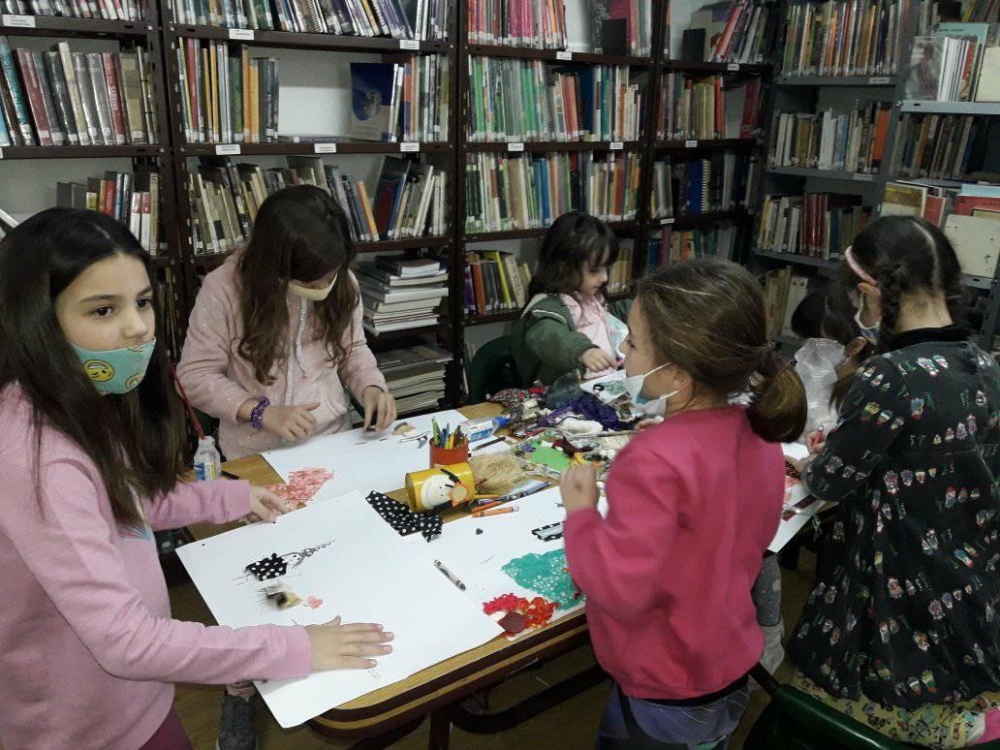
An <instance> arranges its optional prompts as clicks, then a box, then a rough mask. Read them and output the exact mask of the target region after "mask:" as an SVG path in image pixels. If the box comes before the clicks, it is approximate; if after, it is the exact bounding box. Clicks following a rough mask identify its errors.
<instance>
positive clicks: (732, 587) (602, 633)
mask: <svg viewBox="0 0 1000 750" xmlns="http://www.w3.org/2000/svg"><path fill="white" fill-rule="evenodd" d="M628 326H629V335H628V337H627V338H626V339H625V343H624V345H623V350H624V351H623V354H624V356H625V371H626V373H627V374H628V376H629V380H627V381H626V383H627V384H628V385H630V386H631V387H630V389H629V390H630V392H631V393H632V396H633V398H637V397H642V398H645V399H650V400H662V401H664V402H665V408H664V409H663V412H664V413H665V414H666V418H665V419H664V420H663V421H662V422H661V423H658V424H656V425H655V426H653V427H648V428H646V429H644V430H643V431H642V432H640V433H639V434H638V435H637V436H636V437H635V438H634V439H633V440H632V441H631V442H630V443H629V445H628V446H626V448H625V449H624V450H622V451H621V453H620V454H619V455H618V457H617V458H616V459H615V463H614V466H613V467H612V469H611V472H610V474H609V476H608V481H607V496H608V508H609V509H608V514H607V518H602V517H601V514H600V513H598V511H597V500H598V489H597V483H596V476H595V473H594V469H593V467H590V466H586V467H573V468H570V469H569V470H568V471H567V472H566V473H565V474H564V475H563V478H562V484H561V489H562V497H563V504H564V505H565V507H566V513H567V519H566V526H565V532H566V537H565V538H566V558H567V561H568V562H569V570H570V573H571V574H572V576H573V578H574V580H575V581H576V582H577V584H578V585H579V586H580V588H582V589H583V591H584V592H585V593H586V594H587V620H588V622H589V625H590V635H591V640H592V642H593V645H594V652H595V654H596V655H597V659H598V661H599V662H600V663H601V666H602V667H604V669H605V670H607V671H608V672H609V673H610V674H611V676H612V677H613V678H614V679H615V683H616V684H615V686H614V688H613V690H612V694H611V699H610V701H609V704H608V707H607V710H606V711H605V714H604V718H603V720H602V722H601V728H600V741H599V746H600V747H602V748H603V747H607V748H613V747H614V748H618V747H620V748H640V747H643V748H646V747H660V746H664V747H666V746H669V747H690V748H694V747H697V746H698V745H699V743H711V742H719V743H720V744H718V745H712V746H713V747H719V748H723V747H726V746H727V745H728V739H727V738H728V735H729V734H730V733H731V732H732V731H733V729H735V727H736V725H737V723H738V722H739V719H740V716H741V714H742V713H743V709H744V708H745V707H746V701H747V690H746V684H747V672H748V671H749V670H750V668H751V667H752V666H753V665H754V664H755V663H756V662H757V660H758V659H759V658H760V656H761V651H762V649H763V644H764V638H763V635H762V633H761V629H760V626H759V625H758V624H757V615H756V609H755V607H754V603H753V600H752V598H751V593H750V592H751V588H752V587H753V584H754V580H755V579H756V578H757V575H758V573H760V570H761V562H762V559H763V556H764V552H765V551H766V549H767V545H768V544H769V543H770V542H771V539H772V538H773V537H774V532H775V530H776V529H777V527H778V522H779V519H780V515H781V503H782V499H783V497H784V481H785V480H784V458H783V456H782V450H781V445H780V444H779V443H780V442H781V441H787V440H793V439H795V438H796V437H797V436H798V435H799V434H800V433H801V432H802V429H803V426H804V424H805V419H806V400H805V391H804V390H803V388H802V383H801V382H800V380H799V378H798V376H797V375H796V374H795V370H794V369H792V368H791V367H787V366H783V365H782V364H781V362H780V361H779V360H778V358H777V355H776V354H775V351H774V349H773V348H772V347H771V346H770V344H769V343H768V339H767V321H766V314H765V309H764V299H763V296H762V294H761V290H760V286H759V285H758V283H757V281H756V280H755V279H754V278H753V276H752V275H751V274H750V273H749V272H748V271H747V270H746V269H744V268H742V267H740V266H737V265H736V264H734V263H730V262H728V261H720V260H697V261H692V262H690V263H682V264H678V265H673V266H669V267H667V268H666V269H664V270H662V271H660V272H659V273H657V274H655V275H654V276H651V277H649V278H646V279H644V280H642V281H640V282H639V284H638V285H637V288H636V296H635V302H634V303H633V305H632V309H631V312H630V314H629V319H628ZM745 393H750V394H751V396H750V405H749V406H742V405H734V404H732V403H730V399H731V398H732V397H733V396H737V395H739V394H745ZM669 743H673V744H669Z"/></svg>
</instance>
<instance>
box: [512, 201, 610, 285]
mask: <svg viewBox="0 0 1000 750" xmlns="http://www.w3.org/2000/svg"><path fill="white" fill-rule="evenodd" d="M616 260H618V237H616V236H615V233H614V232H612V231H611V229H610V228H609V227H608V225H607V224H605V223H604V222H603V221H601V220H600V219H598V218H597V217H596V216H591V215H590V214H585V213H583V212H582V211H570V212H569V213H565V214H563V215H562V216H560V217H559V218H558V219H556V220H555V221H554V222H552V226H550V227H549V231H548V232H546V233H545V239H544V240H542V247H541V250H540V251H539V253H538V268H536V269H535V273H534V275H533V276H532V277H531V283H530V284H529V285H528V296H529V297H534V296H535V295H536V294H576V291H577V290H578V289H579V288H580V282H581V281H583V276H582V273H581V269H582V268H583V264H584V263H590V264H591V265H592V266H599V265H606V266H610V265H611V264H613V263H614V262H615V261H616Z"/></svg>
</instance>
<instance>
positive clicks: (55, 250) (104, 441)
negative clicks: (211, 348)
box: [0, 208, 184, 527]
mask: <svg viewBox="0 0 1000 750" xmlns="http://www.w3.org/2000/svg"><path fill="white" fill-rule="evenodd" d="M115 255H127V256H129V257H133V258H136V259H138V260H139V261H141V262H142V263H143V265H144V266H145V267H146V273H147V274H148V275H149V277H150V279H153V278H154V275H153V272H152V268H151V264H150V260H149V256H148V255H147V254H146V252H145V251H144V250H143V249H142V247H141V246H140V245H139V243H138V242H137V241H136V239H135V238H134V237H133V236H132V235H131V234H129V232H128V231H127V230H126V229H125V228H124V227H123V226H122V225H121V224H119V223H118V222H117V221H114V220H113V219H111V218H110V217H108V216H105V215H104V214H101V213H98V212H97V211H82V210H78V209H69V208H50V209H49V210H47V211H42V212H41V213H38V214H36V215H34V216H32V217H31V218H30V219H28V220H27V221H25V222H24V223H22V224H21V225H20V226H18V227H16V228H15V229H14V230H13V231H11V232H10V234H8V235H7V236H6V237H4V239H3V241H2V242H0V391H2V390H3V389H5V388H6V387H7V386H9V385H11V384H12V383H18V384H19V385H20V388H21V390H22V391H23V392H24V394H25V396H26V397H27V399H28V401H29V402H30V403H31V412H32V423H33V431H34V442H35V447H34V456H35V460H34V461H33V464H34V470H35V472H36V474H35V485H36V487H37V491H38V496H39V499H42V498H43V497H44V489H45V488H44V487H43V486H42V484H41V475H40V470H41V466H40V461H38V457H39V455H40V451H41V444H42V431H43V428H44V427H45V426H50V427H52V428H54V429H56V430H58V431H59V432H61V433H63V434H64V435H66V437H68V438H69V439H70V440H72V441H73V442H74V443H76V444H77V445H78V446H79V447H80V449H81V450H82V451H83V452H84V453H86V454H87V456H88V457H89V458H90V460H91V461H93V463H94V465H95V466H96V467H97V471H98V473H99V474H100V476H101V480H102V481H103V483H104V487H105V490H106V491H107V493H108V498H109V499H110V501H111V510H112V513H113V514H114V517H115V520H116V521H117V522H118V524H119V525H121V526H123V527H125V526H133V525H141V524H142V523H144V522H143V520H142V518H141V516H140V511H139V508H138V507H137V505H136V496H138V497H142V498H155V497H158V496H161V495H162V494H163V493H166V492H168V491H170V490H171V489H173V487H174V485H176V483H177V481H178V478H179V476H180V474H181V472H182V471H183V470H184V459H183V449H184V421H183V415H182V413H181V410H180V402H179V400H178V399H177V396H176V394H175V392H174V390H173V387H172V382H171V379H170V369H169V363H168V361H167V354H166V350H165V348H164V344H163V341H164V338H163V331H162V325H161V316H160V307H159V304H158V301H157V299H156V286H155V284H154V286H153V294H154V299H153V304H154V309H155V310H156V311H157V315H156V323H157V326H156V328H157V331H156V347H155V349H154V351H153V356H152V359H151V360H150V362H149V367H148V368H147V369H146V376H145V377H144V378H143V380H142V382H141V383H140V384H139V385H138V386H137V387H136V388H135V389H134V390H132V391H130V392H129V393H126V394H124V395H115V394H109V395H106V396H102V395H101V394H100V393H98V392H97V389H96V388H94V384H93V383H92V382H91V381H90V378H89V377H87V375H86V374H85V373H84V369H83V365H82V364H81V363H80V359H79V357H78V356H77V355H76V354H75V353H74V351H73V349H72V348H71V347H70V343H69V341H68V340H67V339H66V336H65V334H64V333H63V330H62V327H61V326H60V325H59V320H58V318H57V317H56V311H55V302H56V298H57V297H58V296H59V295H60V294H62V292H63V291H64V290H65V289H66V288H67V287H68V286H69V285H70V284H72V283H73V281H74V280H75V279H76V278H77V276H79V275H80V274H81V273H83V272H84V271H85V270H87V268H89V267H90V266H91V265H93V264H94V263H96V262H98V261H101V260H104V259H106V258H111V257H114V256H115ZM8 439H23V438H22V436H8ZM56 511H57V512H58V509H56Z"/></svg>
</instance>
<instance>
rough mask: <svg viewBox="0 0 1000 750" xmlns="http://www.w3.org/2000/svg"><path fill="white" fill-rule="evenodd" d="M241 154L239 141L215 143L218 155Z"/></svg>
mask: <svg viewBox="0 0 1000 750" xmlns="http://www.w3.org/2000/svg"><path fill="white" fill-rule="evenodd" d="M239 154H240V144H238V143H217V144H216V145H215V155H216V156H238V155H239Z"/></svg>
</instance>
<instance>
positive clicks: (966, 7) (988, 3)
mask: <svg viewBox="0 0 1000 750" xmlns="http://www.w3.org/2000/svg"><path fill="white" fill-rule="evenodd" d="M962 11H963V12H962V20H963V21H966V22H969V21H971V22H973V23H982V22H983V21H994V22H995V21H996V20H997V18H998V17H1000V0H971V2H967V3H962Z"/></svg>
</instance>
